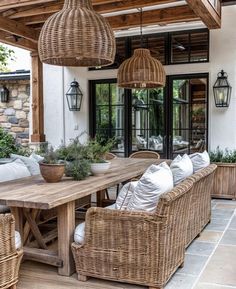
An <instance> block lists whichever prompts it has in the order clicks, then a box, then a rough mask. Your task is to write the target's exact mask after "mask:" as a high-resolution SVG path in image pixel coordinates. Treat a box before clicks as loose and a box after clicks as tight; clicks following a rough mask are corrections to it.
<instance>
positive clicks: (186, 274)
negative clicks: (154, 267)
mask: <svg viewBox="0 0 236 289" xmlns="http://www.w3.org/2000/svg"><path fill="white" fill-rule="evenodd" d="M235 212H236V201H231V200H213V201H212V221H211V223H210V224H209V225H208V226H207V227H206V228H205V230H204V231H203V232H202V234H201V236H200V237H199V238H197V239H196V240H195V241H194V242H193V243H192V244H191V245H190V246H189V248H188V249H187V251H186V259H185V266H184V268H182V269H179V270H178V271H177V272H176V274H175V275H174V276H173V278H172V279H171V280H170V281H169V283H168V284H167V286H166V287H165V289H230V288H231V289H236V214H235ZM52 288H57V289H63V288H64V289H67V288H68V289H77V288H81V289H101V288H108V289H126V288H127V289H143V288H146V287H142V286H135V285H128V284H121V283H117V282H109V281H104V280H98V279H89V280H88V282H86V283H81V282H78V281H77V280H76V275H74V276H72V277H70V278H66V277H62V276H58V275H57V273H56V269H55V268H53V267H50V266H46V265H39V264H36V263H30V262H25V263H24V264H23V265H22V269H21V278H20V283H19V286H18V289H52Z"/></svg>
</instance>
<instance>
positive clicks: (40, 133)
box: [31, 51, 45, 143]
mask: <svg viewBox="0 0 236 289" xmlns="http://www.w3.org/2000/svg"><path fill="white" fill-rule="evenodd" d="M31 60H32V131H33V134H32V135H31V142H34V143H40V142H45V135H44V109H43V64H42V62H41V61H40V58H39V55H38V52H37V51H35V52H32V53H31Z"/></svg>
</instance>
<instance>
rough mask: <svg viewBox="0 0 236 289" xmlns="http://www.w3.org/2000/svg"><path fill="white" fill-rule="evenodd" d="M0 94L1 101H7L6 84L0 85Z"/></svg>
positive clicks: (7, 91)
mask: <svg viewBox="0 0 236 289" xmlns="http://www.w3.org/2000/svg"><path fill="white" fill-rule="evenodd" d="M0 96H1V102H9V90H8V89H7V88H6V86H2V87H1V89H0Z"/></svg>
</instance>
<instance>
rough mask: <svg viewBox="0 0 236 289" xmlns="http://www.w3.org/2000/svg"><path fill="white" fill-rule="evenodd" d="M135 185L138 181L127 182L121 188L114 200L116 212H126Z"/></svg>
mask: <svg viewBox="0 0 236 289" xmlns="http://www.w3.org/2000/svg"><path fill="white" fill-rule="evenodd" d="M137 184H138V181H134V182H129V183H127V184H125V185H124V186H123V187H122V188H121V190H120V192H119V195H118V197H117V199H116V204H115V205H116V210H126V208H127V205H128V203H129V200H130V198H131V197H132V194H133V192H134V189H135V187H136V185H137Z"/></svg>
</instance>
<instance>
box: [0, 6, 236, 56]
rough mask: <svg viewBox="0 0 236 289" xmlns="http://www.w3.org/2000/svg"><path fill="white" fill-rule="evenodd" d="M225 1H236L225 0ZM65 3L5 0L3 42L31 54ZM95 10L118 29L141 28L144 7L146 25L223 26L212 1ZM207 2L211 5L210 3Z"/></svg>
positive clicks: (0, 20) (0, 9)
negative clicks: (47, 22) (48, 22)
mask: <svg viewBox="0 0 236 289" xmlns="http://www.w3.org/2000/svg"><path fill="white" fill-rule="evenodd" d="M224 1H225V2H227V3H228V2H230V4H232V3H231V2H235V1H228V0H224ZM63 2H64V1H63V0H1V1H0V42H3V43H7V44H12V45H15V46H18V47H21V48H25V49H28V50H31V51H35V50H37V40H38V36H39V32H40V29H41V27H42V25H43V23H44V22H45V20H46V19H47V18H48V17H50V16H51V15H52V14H53V13H55V12H57V11H59V10H60V9H61V8H62V6H63ZM92 3H93V5H94V9H95V10H96V11H97V12H99V13H101V14H103V15H104V16H105V17H107V19H108V21H109V22H110V24H111V26H112V28H113V29H114V30H124V29H129V28H131V27H138V26H139V25H140V14H139V11H138V8H141V7H143V8H144V13H143V25H144V26H148V25H161V26H165V25H168V24H172V23H182V22H192V21H199V20H202V21H203V22H204V23H205V24H206V26H208V27H209V28H210V29H213V28H219V27H220V20H221V19H220V14H219V13H217V12H216V11H215V10H214V9H212V7H209V3H208V0H186V1H181V0H92ZM206 3H207V4H206Z"/></svg>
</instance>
